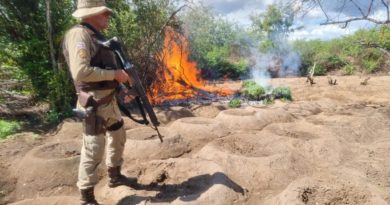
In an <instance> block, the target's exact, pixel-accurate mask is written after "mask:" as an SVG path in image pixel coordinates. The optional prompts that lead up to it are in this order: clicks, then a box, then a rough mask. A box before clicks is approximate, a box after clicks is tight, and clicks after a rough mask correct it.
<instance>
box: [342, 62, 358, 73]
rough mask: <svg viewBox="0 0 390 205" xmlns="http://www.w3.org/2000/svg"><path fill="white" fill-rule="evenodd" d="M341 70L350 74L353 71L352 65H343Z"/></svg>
mask: <svg viewBox="0 0 390 205" xmlns="http://www.w3.org/2000/svg"><path fill="white" fill-rule="evenodd" d="M342 70H343V73H344V74H345V75H352V74H353V72H354V71H355V69H354V67H353V65H351V64H347V65H345V66H344V67H343V69H342Z"/></svg>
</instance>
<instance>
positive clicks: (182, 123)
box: [168, 117, 229, 150]
mask: <svg viewBox="0 0 390 205" xmlns="http://www.w3.org/2000/svg"><path fill="white" fill-rule="evenodd" d="M168 128H169V130H172V131H174V132H175V133H178V134H180V135H181V136H182V137H183V138H184V139H185V140H186V141H188V142H190V146H191V148H192V149H193V150H198V149H199V148H200V147H202V146H203V145H204V144H206V143H207V142H209V141H212V140H214V139H217V138H221V137H224V136H226V135H228V134H229V131H228V130H227V129H226V128H225V127H224V125H223V124H222V123H221V122H220V121H218V120H216V119H210V118H204V117H189V118H182V119H179V120H176V121H174V122H173V123H172V124H171V125H170V126H169V127H168Z"/></svg>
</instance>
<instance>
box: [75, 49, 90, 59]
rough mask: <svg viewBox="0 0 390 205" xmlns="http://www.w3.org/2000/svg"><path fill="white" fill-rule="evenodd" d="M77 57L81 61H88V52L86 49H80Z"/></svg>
mask: <svg viewBox="0 0 390 205" xmlns="http://www.w3.org/2000/svg"><path fill="white" fill-rule="evenodd" d="M77 56H78V57H79V58H81V59H86V58H87V56H88V54H87V50H86V49H85V48H82V49H79V50H78V51H77Z"/></svg>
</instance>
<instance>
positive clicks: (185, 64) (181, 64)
mask: <svg viewBox="0 0 390 205" xmlns="http://www.w3.org/2000/svg"><path fill="white" fill-rule="evenodd" d="M178 36H179V35H175V33H174V31H172V30H167V31H166V32H165V39H164V49H163V51H162V52H161V53H160V54H159V58H160V59H162V61H163V62H164V66H162V67H159V68H157V78H158V79H156V80H155V82H154V83H153V84H152V86H151V89H150V92H149V96H148V97H149V99H150V101H151V102H152V103H153V104H161V103H163V102H165V101H172V100H184V99H190V98H193V97H195V96H199V95H206V93H210V94H211V93H213V94H217V95H220V96H229V95H232V94H233V93H234V92H233V91H232V90H230V89H223V88H220V87H216V86H212V85H209V84H208V83H207V81H205V80H203V79H202V78H201V75H200V70H199V69H198V67H197V64H196V62H191V61H190V60H189V46H188V41H187V40H186V39H185V38H184V37H183V36H179V37H178ZM177 42H180V44H179V43H177Z"/></svg>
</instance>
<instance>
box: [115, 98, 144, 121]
mask: <svg viewBox="0 0 390 205" xmlns="http://www.w3.org/2000/svg"><path fill="white" fill-rule="evenodd" d="M137 104H138V103H137ZM118 107H119V109H120V111H121V112H122V113H123V114H125V115H126V116H127V117H129V118H130V119H131V120H133V121H134V122H136V123H139V124H144V125H147V124H149V121H148V120H147V119H146V116H145V112H143V111H141V115H142V118H143V119H142V120H139V119H136V118H135V117H133V116H132V115H131V113H130V112H129V111H128V110H127V108H126V107H125V106H124V105H123V104H122V103H120V102H119V101H118ZM138 108H139V109H140V110H142V107H140V106H139V105H138ZM142 113H144V114H142Z"/></svg>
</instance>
